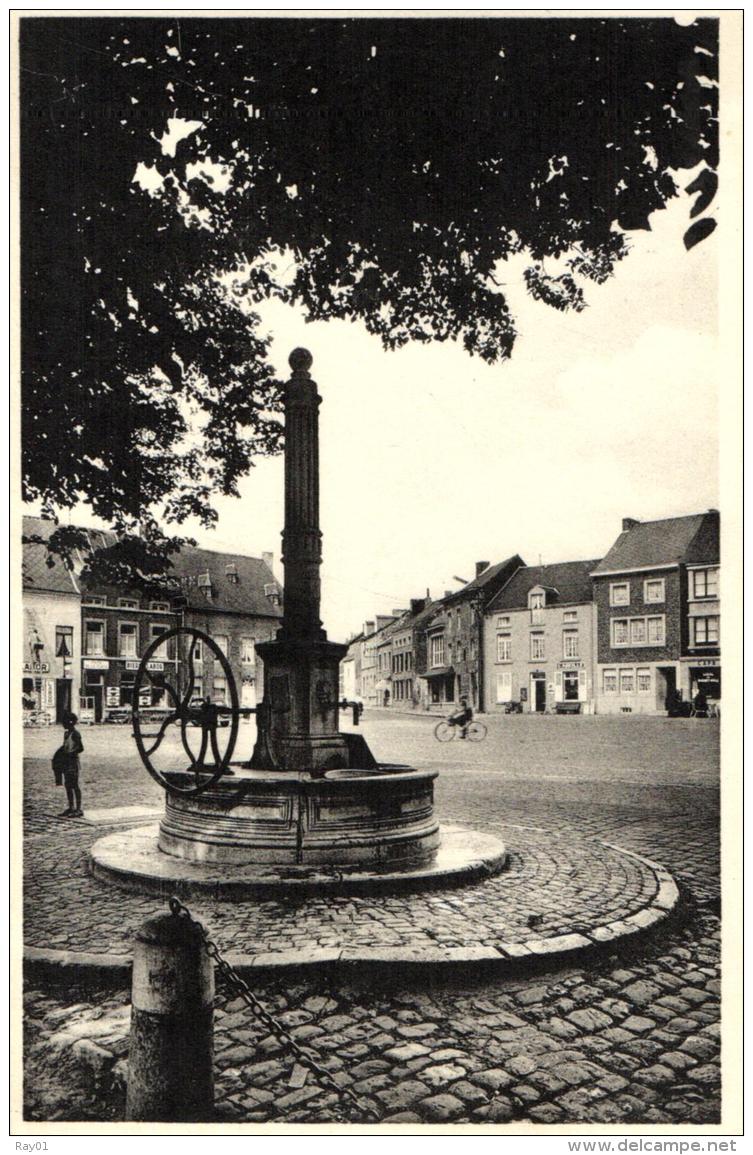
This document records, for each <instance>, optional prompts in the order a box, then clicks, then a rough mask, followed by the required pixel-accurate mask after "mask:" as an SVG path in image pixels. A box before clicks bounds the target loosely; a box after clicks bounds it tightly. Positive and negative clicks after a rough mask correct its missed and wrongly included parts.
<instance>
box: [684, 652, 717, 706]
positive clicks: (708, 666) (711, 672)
mask: <svg viewBox="0 0 753 1155" xmlns="http://www.w3.org/2000/svg"><path fill="white" fill-rule="evenodd" d="M688 673H689V675H690V700H691V701H692V700H693V699H694V698H695V696H696V694H698V693H703V694H705V695H706V698H707V699H708V700H709V702H721V700H722V667H721V665H719V664H717V663H715V662H712V661H710V660H709V661H703V660H700V661H699V660H696V661H695V663H692V662H691V663H690V666H689V669H688Z"/></svg>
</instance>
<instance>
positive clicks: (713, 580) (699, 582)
mask: <svg viewBox="0 0 753 1155" xmlns="http://www.w3.org/2000/svg"><path fill="white" fill-rule="evenodd" d="M693 597H694V598H718V597H719V570H718V569H696V570H693Z"/></svg>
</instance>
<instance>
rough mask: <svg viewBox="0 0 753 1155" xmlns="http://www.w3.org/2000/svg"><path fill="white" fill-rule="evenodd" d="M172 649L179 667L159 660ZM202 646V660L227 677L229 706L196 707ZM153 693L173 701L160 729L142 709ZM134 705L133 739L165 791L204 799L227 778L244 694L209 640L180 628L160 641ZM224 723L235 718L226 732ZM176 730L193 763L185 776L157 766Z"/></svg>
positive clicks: (142, 672) (144, 667) (141, 674)
mask: <svg viewBox="0 0 753 1155" xmlns="http://www.w3.org/2000/svg"><path fill="white" fill-rule="evenodd" d="M171 643H172V644H173V646H174V650H175V655H176V658H177V661H176V662H175V663H174V664H173V662H171V661H168V660H164V659H162V658H160V657H159V656H158V658H157V660H155V654H156V653H157V651H158V650H160V651H161V652H163V651H162V647H165V651H167V652H169V647H170V645H171ZM197 643H199V645H200V646H201V647H203V654H202V658H203V659H206V658H210V657H211V659H212V661H213V662H214V668H215V671H216V670H217V669H218V668H219V669H220V670H221V671H222V674H223V676H224V679H225V685H226V686H227V688H228V691H229V693H230V705H229V706H225V705H222V706H220V705H215V704H214V703H212V702H211V701H210V700H209V699H204V701H202V702H200V703H197V702H196V701H195V697H194V696H195V680H196V670H195V661H196V658H197ZM156 667H159V668H156ZM150 687H155V688H157V689H159V690H163V691H164V693H165V698H166V699H167V701H166V703H165V705H166V709H167V713H166V714H165V716H164V718H163V719H162V721H161V723H160V724H159V725H158V724H157V722H156V720H154V719H151V718H149V714H148V707H147V708H144V707H143V706H142V705H141V696H142V693H143V691H145V690H149V688H150ZM133 699H134V706H133V714H132V719H133V736H134V738H135V739H136V746H137V748H138V751H139V756H140V757H141V760H142V762H143V763H144V765H145V766H146V768H147V770H148V771H149V773H150V774H151V776H152V778H154V780H155V782H158V783H159V785H160V786H162V788H163V789H164V790H170V791H172V792H173V793H174V794H185V795H196V794H202V793H203V792H204V791H205V790H208V789H209V787H210V786H213V785H214V784H215V782H217V781H218V780H219V779H220V778H221V777H222V775H223V774H224V773H225V771H226V770H227V768H228V766H229V765H230V759H231V758H232V756H233V751H234V750H235V742H236V739H237V737H238V714H239V711H238V692H237V690H236V688H235V680H234V678H233V674H232V670H231V669H230V665H229V663H228V660H227V658H226V657H225V655H224V654H223V652H222V650H221V649H220V648H219V646H218V645H217V643H216V642H215V641H213V640H212V638H210V637H209V635H208V634H204V633H202V632H201V631H200V630H194V629H191V628H189V627H186V626H179V627H178V628H177V629H173V630H167V631H166V632H165V633H164V634H160V635H159V637H157V638H155V639H154V641H153V642H152V644H151V645H150V646H149V648H148V649H147V651H146V653H145V654H144V657H143V658H142V659H141V664H140V666H139V669H138V673H137V674H136V681H135V683H134V687H133ZM220 718H223V721H224V719H225V718H229V722H230V724H229V726H226V727H221V726H220ZM171 726H174V727H175V728H176V729H177V730H178V731H179V734H180V743H181V746H182V748H183V753H184V755H185V757H186V758H187V759H188V765H187V766H186V767H183V768H181V769H180V770H178V769H176V768H173V769H168V770H166V769H160V768H159V767H158V766H157V765H156V763H155V761H154V757H155V755H156V753H157V751H158V750H159V749H160V747H161V746H162V745H163V742H164V741H165V738H166V736H167V734H168V732H169V731H170V727H171ZM189 727H190V730H189ZM197 727H198V729H197ZM189 775H190V777H189Z"/></svg>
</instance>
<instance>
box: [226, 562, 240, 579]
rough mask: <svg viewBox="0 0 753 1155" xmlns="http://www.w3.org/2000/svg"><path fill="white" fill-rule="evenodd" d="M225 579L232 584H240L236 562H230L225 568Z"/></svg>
mask: <svg viewBox="0 0 753 1155" xmlns="http://www.w3.org/2000/svg"><path fill="white" fill-rule="evenodd" d="M225 577H226V578H227V580H228V581H230V582H232V583H233V585H237V584H238V567H237V566H236V564H235V562H234V561H230V562H228V563H227V565H226V566H225Z"/></svg>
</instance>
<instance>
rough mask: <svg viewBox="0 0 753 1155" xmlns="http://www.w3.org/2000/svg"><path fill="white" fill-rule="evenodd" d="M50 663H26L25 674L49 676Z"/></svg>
mask: <svg viewBox="0 0 753 1155" xmlns="http://www.w3.org/2000/svg"><path fill="white" fill-rule="evenodd" d="M49 672H50V663H49V662H24V673H25V674H49Z"/></svg>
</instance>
